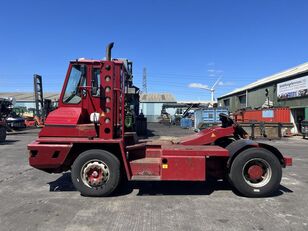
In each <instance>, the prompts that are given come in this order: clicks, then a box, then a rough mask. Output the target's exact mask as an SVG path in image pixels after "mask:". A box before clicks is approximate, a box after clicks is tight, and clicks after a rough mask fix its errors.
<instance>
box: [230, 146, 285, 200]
mask: <svg viewBox="0 0 308 231" xmlns="http://www.w3.org/2000/svg"><path fill="white" fill-rule="evenodd" d="M281 176H282V170H281V164H280V162H279V160H278V158H277V157H276V156H275V155H274V154H273V153H271V152H269V151H268V150H265V149H263V148H250V149H247V150H245V151H243V152H242V153H240V154H239V155H238V156H236V157H235V159H234V160H233V162H232V165H231V169H230V173H229V178H230V180H231V182H232V184H233V186H234V187H235V188H236V189H237V190H238V191H239V192H240V193H241V194H242V195H244V196H247V197H264V196H269V195H271V194H272V193H274V192H275V191H277V190H278V187H279V185H280V181H281Z"/></svg>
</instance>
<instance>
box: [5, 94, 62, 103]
mask: <svg viewBox="0 0 308 231" xmlns="http://www.w3.org/2000/svg"><path fill="white" fill-rule="evenodd" d="M59 95H60V93H56V92H46V93H44V92H43V96H44V99H51V100H58V99H59ZM6 97H12V98H15V99H16V101H34V93H33V92H0V98H6Z"/></svg>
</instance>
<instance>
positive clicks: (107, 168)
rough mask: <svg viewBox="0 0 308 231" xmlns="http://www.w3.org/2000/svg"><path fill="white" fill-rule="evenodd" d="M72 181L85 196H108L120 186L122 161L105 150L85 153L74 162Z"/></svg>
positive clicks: (93, 150)
mask: <svg viewBox="0 0 308 231" xmlns="http://www.w3.org/2000/svg"><path fill="white" fill-rule="evenodd" d="M72 181H73V184H74V186H75V188H76V189H77V190H78V191H79V192H80V193H81V194H82V195H84V196H93V197H100V196H108V195H109V194H111V193H112V192H113V191H114V190H115V189H116V188H117V186H118V184H119V181H120V161H119V159H118V158H117V157H115V156H114V155H113V154H111V153H110V152H107V151H104V150H100V149H92V150H88V151H85V152H83V153H81V154H80V155H79V156H78V157H77V158H76V160H75V161H74V164H73V166H72Z"/></svg>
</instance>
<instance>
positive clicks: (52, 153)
mask: <svg viewBox="0 0 308 231" xmlns="http://www.w3.org/2000/svg"><path fill="white" fill-rule="evenodd" d="M71 148H72V144H41V143H39V142H37V141H34V142H32V143H31V144H29V145H28V150H29V164H30V165H31V166H32V167H34V168H38V169H42V170H44V169H49V170H50V169H57V168H59V167H61V166H62V165H63V163H64V161H65V159H66V157H67V155H68V153H69V151H70V150H71Z"/></svg>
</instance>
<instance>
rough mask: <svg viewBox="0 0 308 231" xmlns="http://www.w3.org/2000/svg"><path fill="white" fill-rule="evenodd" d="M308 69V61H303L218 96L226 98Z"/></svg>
mask: <svg viewBox="0 0 308 231" xmlns="http://www.w3.org/2000/svg"><path fill="white" fill-rule="evenodd" d="M307 71H308V62H306V63H303V64H301V65H298V66H296V67H292V68H290V69H288V70H285V71H282V72H279V73H277V74H274V75H270V76H267V77H265V78H262V79H259V80H257V81H255V82H253V83H251V84H248V85H246V86H244V87H241V88H237V89H235V90H234V91H231V92H229V93H227V94H225V95H222V96H220V97H218V99H220V98H224V97H227V96H230V95H234V94H236V93H239V92H243V91H246V90H250V89H253V88H255V87H258V86H261V85H264V84H267V83H270V82H274V81H277V80H283V79H286V78H288V77H290V76H293V75H298V74H301V73H304V72H307Z"/></svg>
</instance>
